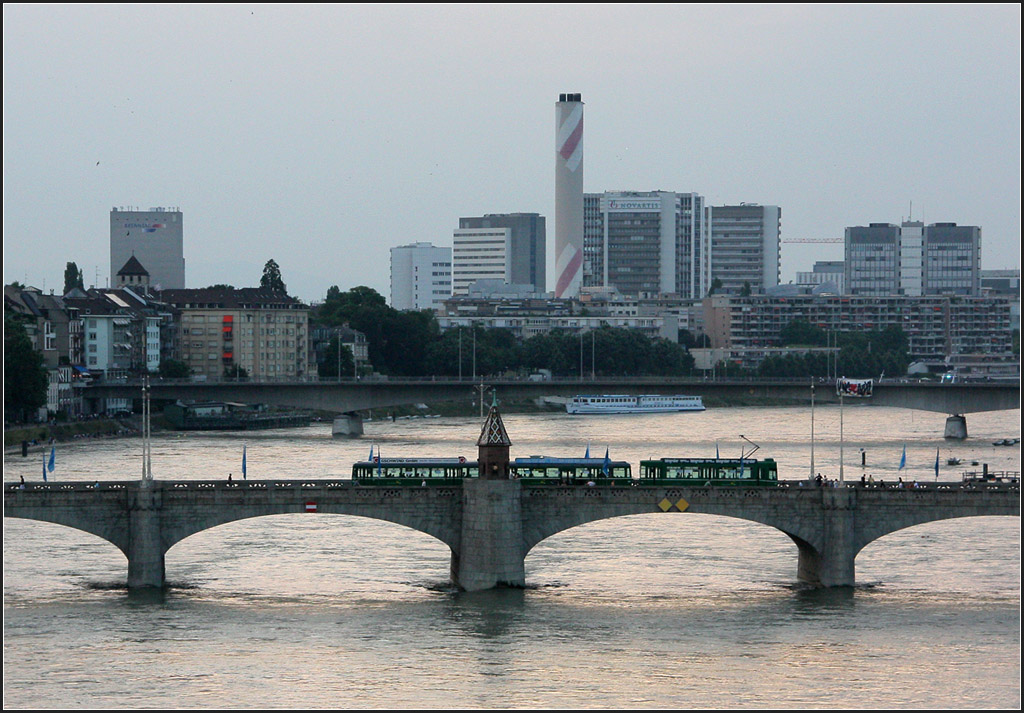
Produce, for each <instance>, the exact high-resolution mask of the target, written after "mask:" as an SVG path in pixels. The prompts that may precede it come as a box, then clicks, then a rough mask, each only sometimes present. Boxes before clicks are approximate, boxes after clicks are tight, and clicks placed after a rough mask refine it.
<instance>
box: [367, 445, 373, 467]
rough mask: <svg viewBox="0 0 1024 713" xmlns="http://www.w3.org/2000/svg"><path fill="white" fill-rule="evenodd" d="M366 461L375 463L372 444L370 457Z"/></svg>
mask: <svg viewBox="0 0 1024 713" xmlns="http://www.w3.org/2000/svg"><path fill="white" fill-rule="evenodd" d="M366 460H368V461H370V462H371V463H372V462H373V444H372V443H371V444H370V456H369V457H368V458H367V459H366Z"/></svg>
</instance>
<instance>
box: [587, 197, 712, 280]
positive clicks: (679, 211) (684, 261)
mask: <svg viewBox="0 0 1024 713" xmlns="http://www.w3.org/2000/svg"><path fill="white" fill-rule="evenodd" d="M583 214H584V239H583V246H584V248H583V250H584V260H583V263H584V270H583V272H584V275H583V284H584V286H586V287H614V288H616V289H617V290H618V291H619V292H621V293H622V294H623V295H632V296H637V295H639V294H641V293H645V294H657V293H661V294H678V295H680V296H683V297H688V298H694V299H696V298H698V297H702V296H703V295H704V294H705V293H706V291H707V285H706V279H707V278H706V274H705V270H704V268H703V264H704V263H703V261H702V254H703V246H702V236H703V234H704V199H703V197H701V196H699V195H697V194H696V193H672V192H669V191H606V192H605V193H587V194H585V196H584V211H583Z"/></svg>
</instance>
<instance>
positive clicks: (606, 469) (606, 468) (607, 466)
mask: <svg viewBox="0 0 1024 713" xmlns="http://www.w3.org/2000/svg"><path fill="white" fill-rule="evenodd" d="M601 470H602V471H604V477H606V478H607V477H608V476H609V475H610V474H611V472H612V461H611V459H610V458H609V457H608V446H605V448H604V465H602V466H601Z"/></svg>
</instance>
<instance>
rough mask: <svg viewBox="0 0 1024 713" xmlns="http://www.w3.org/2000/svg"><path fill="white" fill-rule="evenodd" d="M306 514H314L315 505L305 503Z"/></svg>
mask: <svg viewBox="0 0 1024 713" xmlns="http://www.w3.org/2000/svg"><path fill="white" fill-rule="evenodd" d="M306 512H316V503H314V502H308V503H306Z"/></svg>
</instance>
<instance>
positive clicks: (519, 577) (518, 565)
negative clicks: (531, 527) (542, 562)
mask: <svg viewBox="0 0 1024 713" xmlns="http://www.w3.org/2000/svg"><path fill="white" fill-rule="evenodd" d="M525 559H526V554H525V553H524V552H523V517H522V484H521V483H520V482H519V481H518V480H485V479H482V478H481V479H476V478H473V479H466V480H464V481H462V538H461V546H460V548H459V552H457V553H456V552H454V551H453V552H452V564H451V577H452V583H453V584H456V585H458V586H459V587H461V588H462V589H465V590H466V591H468V592H475V591H479V590H481V589H493V588H494V587H499V586H507V587H524V586H526V564H525Z"/></svg>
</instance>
